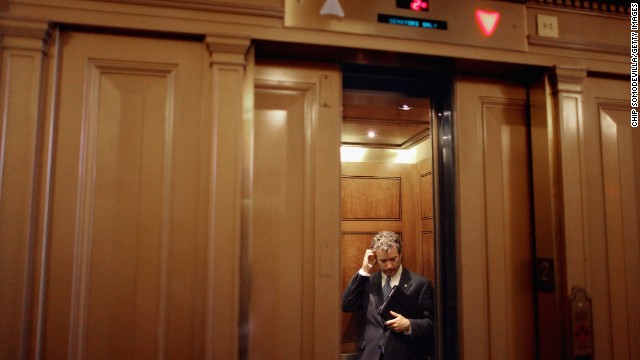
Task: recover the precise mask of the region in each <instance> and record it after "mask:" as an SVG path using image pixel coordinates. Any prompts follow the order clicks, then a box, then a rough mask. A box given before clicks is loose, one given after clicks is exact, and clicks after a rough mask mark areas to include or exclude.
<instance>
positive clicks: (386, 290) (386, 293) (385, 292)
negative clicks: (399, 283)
mask: <svg viewBox="0 0 640 360" xmlns="http://www.w3.org/2000/svg"><path fill="white" fill-rule="evenodd" d="M390 292H391V278H390V277H389V276H387V281H385V283H384V286H383V287H382V295H383V296H384V298H385V299H386V298H387V296H389V293H390Z"/></svg>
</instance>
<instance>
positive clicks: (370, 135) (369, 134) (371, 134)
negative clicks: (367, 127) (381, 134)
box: [367, 131, 378, 138]
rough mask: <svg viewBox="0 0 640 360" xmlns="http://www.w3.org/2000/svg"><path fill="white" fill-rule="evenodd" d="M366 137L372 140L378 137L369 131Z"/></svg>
mask: <svg viewBox="0 0 640 360" xmlns="http://www.w3.org/2000/svg"><path fill="white" fill-rule="evenodd" d="M367 136H368V137H370V138H374V137H376V136H378V134H376V132H375V131H369V132H368V133H367Z"/></svg>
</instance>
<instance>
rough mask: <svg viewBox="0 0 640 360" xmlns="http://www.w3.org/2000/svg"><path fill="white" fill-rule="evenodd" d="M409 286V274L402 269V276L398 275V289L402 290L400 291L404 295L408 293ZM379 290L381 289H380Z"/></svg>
mask: <svg viewBox="0 0 640 360" xmlns="http://www.w3.org/2000/svg"><path fill="white" fill-rule="evenodd" d="M411 284H412V282H411V272H410V271H409V270H407V269H406V268H404V267H403V268H402V274H400V282H399V283H398V286H399V287H400V289H402V291H404V292H405V293H406V292H407V291H409V289H411ZM380 289H382V287H380Z"/></svg>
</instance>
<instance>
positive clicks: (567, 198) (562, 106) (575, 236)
mask: <svg viewBox="0 0 640 360" xmlns="http://www.w3.org/2000/svg"><path fill="white" fill-rule="evenodd" d="M586 76H587V71H586V70H585V69H580V68H567V67H556V68H555V72H554V76H553V79H554V93H555V101H556V109H555V113H556V119H557V136H558V138H557V150H558V156H559V158H558V161H559V163H558V171H559V177H560V188H559V189H558V190H560V191H561V198H562V205H561V206H562V209H561V217H562V225H561V228H562V229H561V232H562V233H561V238H562V243H563V245H564V255H565V256H564V261H565V263H564V264H559V265H560V266H562V267H563V268H564V269H565V271H566V272H565V275H566V283H565V284H566V288H565V289H562V292H561V294H564V295H568V294H570V293H571V289H572V288H573V287H574V286H579V287H587V285H588V276H587V273H588V272H587V269H588V266H587V265H588V264H587V261H588V257H587V253H588V251H587V250H588V249H587V242H586V239H587V237H588V234H587V232H588V227H587V224H586V223H585V221H586V213H587V209H586V205H587V203H586V197H585V194H584V192H585V189H586V184H585V181H586V178H585V176H586V175H585V171H586V169H585V167H586V166H587V164H586V159H585V143H584V116H583V110H582V101H583V95H582V87H583V82H584V79H585V78H586ZM559 290H560V289H559Z"/></svg>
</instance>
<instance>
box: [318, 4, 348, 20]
mask: <svg viewBox="0 0 640 360" xmlns="http://www.w3.org/2000/svg"><path fill="white" fill-rule="evenodd" d="M320 15H335V16H339V17H344V11H343V10H342V6H340V2H339V1H338V0H327V1H325V2H324V5H322V9H320Z"/></svg>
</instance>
